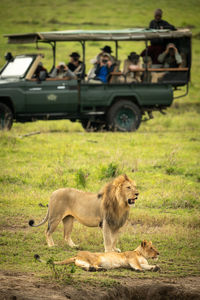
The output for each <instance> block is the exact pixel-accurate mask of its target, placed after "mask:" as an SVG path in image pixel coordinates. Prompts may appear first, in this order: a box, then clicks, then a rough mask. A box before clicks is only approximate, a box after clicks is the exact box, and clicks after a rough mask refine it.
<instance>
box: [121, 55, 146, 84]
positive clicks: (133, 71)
mask: <svg viewBox="0 0 200 300" xmlns="http://www.w3.org/2000/svg"><path fill="white" fill-rule="evenodd" d="M141 67H142V65H141V62H140V56H139V55H138V54H137V53H136V52H131V53H130V54H129V55H128V58H127V59H126V60H125V61H124V69H123V73H124V74H125V75H126V82H128V83H131V82H141V75H142V73H141V72H140V71H138V69H140V68H141Z"/></svg>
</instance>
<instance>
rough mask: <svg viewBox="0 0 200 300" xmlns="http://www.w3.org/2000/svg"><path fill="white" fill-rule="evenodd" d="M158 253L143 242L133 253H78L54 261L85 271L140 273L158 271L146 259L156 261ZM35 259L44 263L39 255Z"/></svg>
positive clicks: (148, 243) (157, 267)
mask: <svg viewBox="0 0 200 300" xmlns="http://www.w3.org/2000/svg"><path fill="white" fill-rule="evenodd" d="M158 256H159V252H158V251H157V250H156V249H155V247H154V246H153V245H152V242H151V241H150V242H147V241H143V242H142V243H141V245H140V246H138V247H137V248H136V249H135V250H134V251H126V252H122V253H117V252H106V253H92V252H89V251H80V252H78V254H77V255H76V256H74V257H71V258H68V259H66V260H63V261H57V262H56V261H55V262H54V264H55V265H68V264H71V263H74V264H75V265H76V266H78V267H81V268H82V269H84V270H85V271H102V270H108V269H117V268H131V269H133V270H134V271H138V272H142V271H143V270H148V271H154V272H156V271H158V270H160V268H159V266H157V265H149V264H148V261H147V259H148V258H152V259H158ZM35 259H37V260H39V261H41V262H44V261H42V260H41V259H40V257H39V255H37V254H36V255H35Z"/></svg>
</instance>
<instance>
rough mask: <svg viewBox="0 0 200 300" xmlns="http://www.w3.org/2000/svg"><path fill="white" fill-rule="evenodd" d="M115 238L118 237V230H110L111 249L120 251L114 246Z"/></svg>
mask: <svg viewBox="0 0 200 300" xmlns="http://www.w3.org/2000/svg"><path fill="white" fill-rule="evenodd" d="M117 238H118V230H115V231H111V240H112V251H115V252H121V250H120V249H119V248H116V243H117Z"/></svg>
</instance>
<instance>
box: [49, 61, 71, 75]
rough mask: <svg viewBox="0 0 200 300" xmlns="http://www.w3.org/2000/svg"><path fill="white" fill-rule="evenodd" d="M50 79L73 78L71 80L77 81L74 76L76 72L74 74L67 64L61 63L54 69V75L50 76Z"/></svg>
mask: <svg viewBox="0 0 200 300" xmlns="http://www.w3.org/2000/svg"><path fill="white" fill-rule="evenodd" d="M50 77H53V78H55V77H57V78H65V77H68V78H71V79H75V78H76V75H75V74H74V72H72V71H71V70H70V69H69V68H68V66H66V64H65V62H60V63H59V64H58V66H57V67H56V68H54V70H53V71H52V73H51V74H50Z"/></svg>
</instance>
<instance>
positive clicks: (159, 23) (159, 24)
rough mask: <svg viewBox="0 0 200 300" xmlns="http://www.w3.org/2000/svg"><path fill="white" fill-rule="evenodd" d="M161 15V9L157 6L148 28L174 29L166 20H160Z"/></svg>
mask: <svg viewBox="0 0 200 300" xmlns="http://www.w3.org/2000/svg"><path fill="white" fill-rule="evenodd" d="M162 15H163V11H162V9H160V8H157V9H156V10H155V12H154V20H152V21H151V22H150V23H149V28H152V29H169V30H176V27H174V26H173V25H171V24H169V23H168V22H167V21H164V20H162Z"/></svg>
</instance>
